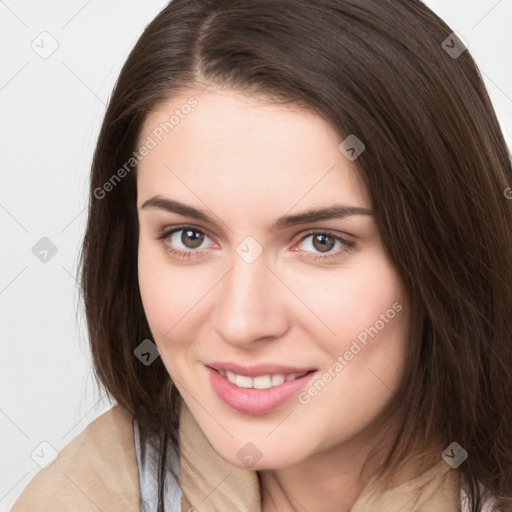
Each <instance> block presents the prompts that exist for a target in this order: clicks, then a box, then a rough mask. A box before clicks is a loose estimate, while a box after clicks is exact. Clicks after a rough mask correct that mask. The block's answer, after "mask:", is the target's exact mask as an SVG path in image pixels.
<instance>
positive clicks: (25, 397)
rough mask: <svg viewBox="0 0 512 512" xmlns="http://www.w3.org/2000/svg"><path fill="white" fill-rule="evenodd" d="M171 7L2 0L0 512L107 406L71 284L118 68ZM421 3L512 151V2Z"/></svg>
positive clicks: (151, 0)
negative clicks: (456, 47) (44, 457)
mask: <svg viewBox="0 0 512 512" xmlns="http://www.w3.org/2000/svg"><path fill="white" fill-rule="evenodd" d="M166 3H167V2H166V1H160V0H145V1H142V0H137V1H134V0H132V1H130V2H126V1H124V2H123V1H121V0H108V1H104V2H100V1H99V0H89V1H86V0H73V1H70V0H68V1H64V0H60V1H58V0H53V1H47V2H37V3H36V2H29V1H28V0H7V1H5V2H4V1H1V0H0V59H1V66H0V112H1V117H0V141H1V151H0V172H1V182H0V183H1V186H0V226H1V242H0V248H1V251H2V256H1V261H2V265H1V268H0V311H1V315H2V316H1V323H0V330H1V331H0V332H1V334H0V335H1V345H0V347H1V355H0V379H1V381H0V512H3V511H6V510H9V509H10V508H11V506H12V504H13V503H14V501H15V500H16V498H17V497H18V496H19V494H20V493H21V491H22V490H23V488H24V487H25V486H26V485H27V484H28V482H29V481H30V479H31V478H32V477H33V476H34V475H35V474H36V473H37V471H38V470H39V469H40V466H39V465H38V464H37V462H36V460H38V459H37V456H34V458H32V453H33V452H34V450H36V453H39V454H40V455H41V454H42V453H48V451H49V450H50V449H49V448H48V446H47V445H43V446H42V447H41V446H40V443H42V442H46V443H49V444H50V445H51V446H53V447H54V448H55V450H56V451H60V450H61V449H62V448H63V447H64V446H65V445H66V444H68V443H69V442H70V441H71V440H72V439H73V438H74V437H76V435H78V434H79V433H80V432H81V431H82V430H83V429H84V428H85V427H86V426H87V425H88V424H89V423H90V422H91V421H92V420H94V419H95V418H96V417H97V416H99V415H100V414H101V413H103V412H104V411H106V410H107V409H109V408H110V407H111V404H109V403H108V402H106V401H105V400H104V399H103V397H102V396H98V395H97V393H95V388H94V386H93V381H92V379H91V375H92V370H91V360H90V356H89V351H88V345H87V337H86V330H85V325H84V321H83V315H82V313H81V312H80V311H79V307H78V294H77V283H76V281H75V276H76V275H77V258H78V250H79V247H80V243H81V238H82V236H83V233H84V228H85V221H86V212H85V207H86V204H87V187H88V172H89V166H90V163H91V158H92V152H93V149H94V144H95V140H96V137H97V135H98V132H99V128H100V123H101V120H102V116H103V113H104V110H105V104H106V102H107V100H108V98H109V95H110V93H111V90H112V88H113V85H114V82H115V80H116V77H117V75H118V73H119V71H120V69H121V66H122V64H123V62H124V60H125V58H126V57H127V55H128V53H129V51H130V49H131V48H132V46H133V44H134V43H135V41H136V40H137V38H138V36H139V35H140V33H141V32H142V30H143V28H144V27H145V25H146V24H147V23H148V22H149V21H150V20H151V19H152V18H153V17H154V16H155V15H156V14H157V12H158V11H159V10H160V9H161V8H162V7H163V6H164V5H166ZM426 3H427V5H429V6H430V7H431V8H432V9H434V11H436V12H437V13H438V14H439V15H440V16H441V17H442V18H444V19H445V20H446V21H447V22H448V24H449V25H450V26H451V27H452V28H453V30H455V31H457V32H458V33H459V34H461V35H462V37H463V38H464V39H465V40H466V41H467V42H468V43H469V49H470V51H471V53H472V54H473V56H474V58H475V59H476V61H477V64H478V65H479V67H480V70H481V72H482V75H483V76H484V79H485V82H486V84H487V86H488V89H489V92H490V94H491V97H492V100H493V102H494V105H495V107H496V110H497V112H498V115H499V118H500V121H501V123H502V126H503V128H504V131H505V135H506V137H507V141H508V143H509V147H510V146H511V143H512V139H511V134H512V65H511V64H510V63H511V62H512V60H511V49H512V32H511V31H510V27H511V26H512V0H500V1H497V0H451V1H450V2H447V1H446V0H428V1H427V2H426ZM397 22H398V20H397ZM44 31H46V32H47V33H48V34H50V35H40V34H41V33H42V32H44ZM448 35H449V34H447V36H448ZM56 44H58V48H57V50H56V51H55V52H54V53H53V54H52V55H51V56H49V57H48V58H42V57H41V56H40V54H42V56H43V57H46V55H45V54H44V52H48V51H49V50H51V49H52V45H56ZM440 44H441V41H440ZM36 50H37V52H39V54H38V53H37V52H36ZM43 237H47V238H49V239H50V240H51V241H52V242H53V244H55V246H56V247H57V253H56V254H55V256H53V257H52V258H51V259H49V261H47V262H46V263H43V262H41V261H40V260H39V259H38V258H36V256H35V255H34V254H33V253H32V247H33V246H34V245H35V244H36V243H37V242H38V241H39V240H40V239H41V238H43Z"/></svg>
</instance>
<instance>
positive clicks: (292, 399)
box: [137, 90, 407, 469]
mask: <svg viewBox="0 0 512 512" xmlns="http://www.w3.org/2000/svg"><path fill="white" fill-rule="evenodd" d="M191 96H193V98H194V100H191V99H190V98H191ZM187 105H188V107H187ZM171 116H174V118H173V119H172V120H171V121H170V122H169V119H170V118H171ZM166 123H167V124H166ZM356 135H359V136H360V138H361V139H363V138H364V134H356ZM151 141H153V142H151ZM139 142H140V146H142V145H146V147H147V148H149V150H148V151H144V153H146V156H144V158H143V159H142V161H141V162H140V164H139V167H138V171H137V189H138V199H137V207H138V215H139V224H140V238H139V253H138V258H139V260H138V261H139V284H140V291H141V296H142V301H143V304H144V310H145V313H146V316H147V319H148V322H149V325H150V328H151V331H152V334H153V336H154V342H155V343H156V345H157V346H158V348H159V350H160V355H161V357H162V360H163V363H164V364H165V367H166V368H167V371H168V372H169V374H170V376H171V377H172V379H173V380H174V381H175V383H176V386H177V387H178V389H179V391H180V393H181V395H182V396H183V398H184V399H185V401H186V403H187V405H188V407H189V408H190V410H191V412H192V414H193V415H194V417H195V418H196V421H197V422H198V424H199V426H200V427H201V429H202V431H203V432H204V434H205V436H206V437H207V438H208V440H209V441H210V443H211V444H212V446H213V447H214V448H215V449H216V451H217V452H218V453H219V454H220V455H221V456H223V457H224V458H225V459H226V460H228V461H229V462H231V463H232V464H234V465H237V466H239V467H250V468H252V469H262V468H281V467H286V466H289V465H292V464H295V463H299V462H301V461H305V460H306V459H308V458H310V457H314V456H316V455H319V454H320V453H321V452H324V453H325V452H326V451H327V450H328V451H332V450H334V449H341V448H343V447H350V446H351V443H352V445H354V443H356V440H358V441H357V442H358V443H360V445H367V443H368V441H369V439H370V436H372V435H373V434H371V427H372V426H375V425H376V424H377V423H378V421H379V415H381V414H382V413H383V411H384V409H385V407H386V405H388V404H389V401H390V398H391V397H392V395H393V390H394V389H396V387H397V385H398V383H399V380H400V378H401V375H402V370H403V365H404V353H405V343H406V335H405V331H406V328H405V326H406V323H407V321H406V320H407V318H406V307H405V306H406V305H405V304H404V290H403V287H402V284H401V281H400V279H399V276H398V274H397V272H396V270H395V268H394V267H393V265H392V264H391V262H390V260H389V259H388V257H387V254H386V252H385V250H384V247H383V244H382V241H381V239H380V237H379V233H378V231H377V227H376V221H375V218H374V217H373V215H372V212H371V210H370V208H371V205H370V202H369V197H368V195H367V192H366V191H365V190H364V188H363V186H362V185H361V183H360V181H359V179H358V177H357V175H356V172H355V171H356V161H351V160H349V159H348V158H347V157H346V156H345V154H344V153H343V152H342V151H341V150H340V149H339V148H338V146H339V145H340V143H342V139H341V138H340V137H339V136H338V135H337V134H336V133H335V132H334V131H333V129H332V128H331V127H330V126H329V124H327V123H326V122H325V121H324V120H323V119H322V118H321V117H319V116H317V115H315V114H312V113H309V112H306V111H303V110H299V109H294V110H292V108H291V107H284V106H276V105H272V104H270V103H269V102H266V101H264V100H263V99H261V98H256V97H252V98H249V97H246V96H242V95H241V94H240V93H237V92H235V91H231V90H214V91H211V90H208V91H204V92H199V91H198V90H192V91H191V92H188V93H185V92H183V93H181V94H180V95H179V96H176V97H174V99H173V100H172V101H169V102H168V103H167V104H165V105H164V106H162V107H161V108H159V109H158V110H157V111H156V112H154V113H153V114H152V115H151V116H149V117H148V119H147V120H146V123H145V125H144V128H143V131H142V133H141V134H140V138H139ZM345 149H346V148H345ZM345 153H346V152H345ZM352 153H353V152H350V151H349V152H348V153H346V154H348V155H350V156H351V155H352ZM141 154H142V153H141ZM161 235H163V236H161ZM160 236H161V239H160V240H159V237H160ZM141 341H142V340H141ZM212 368H215V369H212ZM303 372H310V373H307V374H306V375H305V376H303V377H297V374H302V373H303ZM292 374H296V375H295V378H294V375H292ZM230 381H234V382H230ZM269 386H271V387H269ZM265 388H266V389H265ZM365 433H366V434H365ZM365 435H366V437H365Z"/></svg>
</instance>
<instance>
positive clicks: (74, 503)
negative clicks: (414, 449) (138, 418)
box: [12, 403, 467, 512]
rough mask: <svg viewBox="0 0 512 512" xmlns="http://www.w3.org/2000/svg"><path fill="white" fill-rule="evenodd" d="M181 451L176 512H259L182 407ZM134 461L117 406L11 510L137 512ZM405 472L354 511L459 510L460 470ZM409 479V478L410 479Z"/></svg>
mask: <svg viewBox="0 0 512 512" xmlns="http://www.w3.org/2000/svg"><path fill="white" fill-rule="evenodd" d="M180 449H181V451H182V457H181V459H180V472H181V474H180V483H181V486H182V488H183V494H182V498H181V512H188V511H189V510H190V509H191V508H192V507H193V508H195V509H196V510H200V511H201V512H231V511H232V512H242V511H243V512H260V495H259V487H258V481H257V476H256V475H257V473H256V471H252V470H245V469H240V468H237V467H235V466H233V465H231V464H229V463H228V462H226V461H225V460H224V459H223V458H222V457H220V455H219V454H218V453H217V452H216V451H215V450H214V449H213V448H212V447H211V445H210V444H209V442H208V440H207V439H206V437H205V436H204V434H203V433H202V431H201V430H200V428H199V426H198V424H197V422H196V421H195V419H194V417H193V416H192V414H191V412H190V410H189V409H188V407H186V405H185V403H183V404H182V408H181V415H180ZM137 455H139V463H140V452H136V441H135V442H134V426H133V418H132V416H131V415H130V414H129V413H128V412H127V411H125V410H124V409H122V408H121V407H120V406H119V405H116V406H114V407H113V408H112V409H111V410H109V411H107V412H106V413H104V414H102V415H101V416H99V417H98V418H96V419H95V420H94V421H93V422H92V423H90V424H89V425H88V426H87V427H86V428H85V430H84V431H83V432H82V433H81V434H79V435H78V436H77V437H75V438H74V439H73V440H72V441H71V442H70V443H69V444H68V445H67V446H65V447H64V448H63V449H62V451H61V452H60V453H59V455H58V457H57V459H56V460H55V461H54V462H53V463H52V464H51V465H50V466H49V467H48V468H46V469H42V470H41V471H39V473H37V474H36V476H35V477H34V478H33V479H32V480H31V482H30V483H29V484H28V486H27V487H26V488H25V490H24V491H23V493H22V494H21V496H20V497H19V498H18V500H17V501H16V503H15V504H14V507H13V509H12V512H50V511H51V512H55V511H56V512H98V510H101V511H102V512H116V511H119V512H121V511H122V512H140V511H141V505H142V502H141V493H140V487H139V477H141V476H142V477H143V475H139V468H138V461H137ZM404 474H405V473H404ZM404 474H402V477H401V479H400V483H399V484H397V485H396V487H394V488H392V489H388V490H386V491H385V492H383V493H380V494H375V493H372V492H369V491H367V490H366V488H365V490H363V492H362V493H361V495H360V496H359V498H358V499H357V501H356V503H355V504H354V505H353V507H352V509H351V511H352V512H368V511H370V510H371V511H372V512H396V511H397V510H400V511H401V512H419V511H421V512H458V511H459V506H460V500H461V492H460V488H459V478H458V472H457V471H455V470H452V469H451V468H450V467H449V466H448V465H447V464H446V463H445V462H444V461H442V460H441V461H440V463H439V464H437V465H435V466H434V467H433V468H431V469H430V470H429V471H427V472H425V473H423V474H421V476H419V477H416V478H412V479H405V480H404V478H403V477H404ZM407 474H408V475H409V477H408V478H411V477H410V475H411V474H413V473H407ZM219 475H228V477H226V478H224V479H223V480H222V482H223V483H222V486H219V485H218V482H219ZM169 478H170V479H171V480H173V479H172V476H170V477H169ZM143 481H144V480H141V482H143ZM212 489H215V493H212V492H211V491H212ZM174 490H175V489H174ZM462 510H463V511H464V510H467V507H466V506H463V509H462Z"/></svg>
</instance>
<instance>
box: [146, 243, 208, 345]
mask: <svg viewBox="0 0 512 512" xmlns="http://www.w3.org/2000/svg"><path fill="white" fill-rule="evenodd" d="M138 278H139V289H140V294H141V299H142V303H143V306H144V312H145V314H146V318H147V320H148V323H149V327H150V328H151V332H152V334H153V336H154V337H155V342H156V343H157V345H158V346H159V348H161V347H162V346H163V345H164V344H165V343H164V341H165V340H169V339H173V338H174V339H177V340H182V339H183V336H182V335H181V336H175V334H176V332H178V331H179V330H180V328H181V327H182V324H186V322H187V321H189V319H190V318H192V317H193V314H194V308H193V305H194V304H196V303H197V302H198V301H199V299H200V297H201V295H204V293H205V291H204V290H203V288H204V286H202V285H201V282H204V281H202V277H201V276H200V275H197V273H194V272H187V267H176V266H172V265H170V264H169V262H168V260H167V255H166V253H165V251H164V250H161V251H159V250H155V249H154V248H153V249H152V248H150V247H148V246H147V244H144V243H141V244H140V245H139V264H138Z"/></svg>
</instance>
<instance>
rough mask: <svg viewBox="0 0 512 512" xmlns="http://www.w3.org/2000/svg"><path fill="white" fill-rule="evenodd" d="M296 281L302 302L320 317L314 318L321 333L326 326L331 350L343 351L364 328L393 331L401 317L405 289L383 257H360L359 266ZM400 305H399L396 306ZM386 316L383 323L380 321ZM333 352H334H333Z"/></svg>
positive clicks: (373, 255)
mask: <svg viewBox="0 0 512 512" xmlns="http://www.w3.org/2000/svg"><path fill="white" fill-rule="evenodd" d="M295 282H297V283H298V284H297V288H296V289H297V290H298V291H299V293H300V296H301V297H302V298H303V301H304V302H305V303H306V304H307V305H308V306H309V308H310V310H311V311H313V312H314V313H315V315H316V317H317V318H315V317H314V316H313V315H309V317H310V318H311V322H310V324H311V325H310V327H311V329H313V324H314V326H315V327H316V332H317V333H318V326H319V325H322V324H323V327H324V328H322V332H324V333H326V334H327V337H326V338H325V339H331V340H332V348H336V350H340V349H344V348H345V345H346V344H347V343H348V344H350V340H352V339H354V338H356V337H357V336H358V335H359V334H361V333H363V334H361V338H364V333H365V332H367V331H366V330H365V329H371V328H372V327H375V326H376V327H377V329H378V330H379V331H380V330H382V331H383V332H384V331H388V332H389V331H390V327H391V325H392V324H396V323H397V322H396V321H395V320H396V317H397V316H401V313H398V312H397V311H396V310H397V309H401V308H400V306H401V305H403V288H402V285H401V281H400V279H399V276H398V274H397V273H396V271H395V270H394V268H393V267H392V266H391V264H390V263H389V262H388V261H387V260H386V259H385V258H383V257H382V255H380V254H369V255H368V257H365V258H360V259H359V260H357V264H354V265H352V266H350V267H346V268H342V269H338V270H336V271H332V272H330V273H329V275H327V272H326V273H325V275H324V274H321V273H318V274H317V278H316V279H313V280H312V277H311V275H309V276H306V275H303V276H301V277H300V281H297V280H296V281H295ZM397 302H398V303H399V304H400V306H398V305H395V308H393V304H395V303H397ZM381 315H384V320H389V321H388V322H384V323H383V320H381V318H382V316H381ZM330 352H332V350H330Z"/></svg>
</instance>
